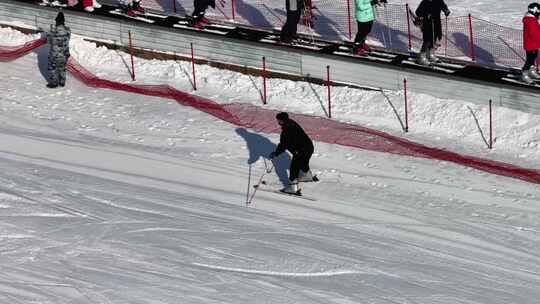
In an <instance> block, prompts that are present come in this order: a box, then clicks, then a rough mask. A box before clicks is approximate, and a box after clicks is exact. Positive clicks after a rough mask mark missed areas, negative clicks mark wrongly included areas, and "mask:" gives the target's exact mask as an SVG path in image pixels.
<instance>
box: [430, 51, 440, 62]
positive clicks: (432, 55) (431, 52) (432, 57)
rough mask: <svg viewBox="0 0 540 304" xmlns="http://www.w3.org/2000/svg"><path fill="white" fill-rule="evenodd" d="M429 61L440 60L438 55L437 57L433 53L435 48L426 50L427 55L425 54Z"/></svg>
mask: <svg viewBox="0 0 540 304" xmlns="http://www.w3.org/2000/svg"><path fill="white" fill-rule="evenodd" d="M427 58H428V60H429V62H432V63H437V62H439V61H441V60H440V59H439V57H437V55H435V49H432V50H430V51H429V52H428V56H427Z"/></svg>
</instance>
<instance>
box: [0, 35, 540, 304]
mask: <svg viewBox="0 0 540 304" xmlns="http://www.w3.org/2000/svg"><path fill="white" fill-rule="evenodd" d="M32 39H34V38H33V37H27V36H24V35H22V34H20V33H17V32H15V31H13V30H9V29H0V45H17V44H20V43H23V42H24V41H28V40H32ZM72 55H73V56H74V57H75V58H76V59H77V60H78V61H79V62H81V64H83V65H84V66H85V67H87V68H89V69H90V70H92V71H93V72H94V73H96V74H98V75H99V76H100V77H104V78H107V79H112V80H122V81H130V79H129V73H128V69H127V67H126V66H129V59H128V57H127V56H126V55H125V54H122V53H118V52H115V51H110V50H106V49H104V48H96V47H95V45H93V44H91V43H88V42H84V41H82V40H81V39H80V38H77V37H75V38H74V39H73V41H72ZM46 62H47V48H46V47H42V48H41V49H38V50H37V51H36V52H34V53H32V54H30V55H28V56H26V57H23V58H21V59H19V60H16V61H14V62H10V63H0V67H1V72H0V91H1V92H2V94H1V95H0V115H1V117H0V140H1V142H2V145H1V148H0V167H1V168H0V239H1V243H0V270H1V271H0V303H55V304H58V303H83V304H84V303H92V304H94V303H115V304H116V303H130V304H132V303H152V304H154V303H160V304H161V303H235V304H236V303H300V304H303V303H306V304H308V303H309V304H312V303H339V304H345V303H371V304H379V303H407V304H408V303H411V304H443V303H444V304H455V303H467V304H472V303H475V304H476V303H485V304H508V303H516V304H517V303H519V304H528V303H531V304H533V303H537V302H538V299H539V298H540V289H539V288H538V286H540V257H539V256H538V252H539V249H540V224H539V223H540V187H539V186H538V185H537V184H531V183H527V182H523V181H519V180H516V179H511V178H505V177H501V176H496V175H490V174H487V173H484V172H479V171H476V170H473V169H470V168H466V167H462V166H459V165H455V164H450V163H446V162H440V161H433V160H427V159H418V158H411V157H402V156H396V155H389V154H384V153H377V152H369V151H364V150H359V149H351V148H346V147H341V146H337V145H328V144H323V143H316V153H315V155H314V157H313V159H312V165H313V169H314V170H315V171H316V172H318V173H320V177H321V179H322V182H320V183H318V184H307V185H305V186H304V189H303V191H304V193H306V194H307V195H309V196H311V197H316V198H317V199H318V201H317V202H312V201H307V200H301V199H298V198H294V197H286V196H281V195H278V194H274V193H268V192H258V193H257V194H256V196H255V198H254V200H253V204H252V205H251V206H250V207H246V206H245V201H246V191H247V189H248V178H249V177H250V176H251V182H252V183H254V182H255V181H256V179H258V177H260V176H261V174H262V173H263V172H264V165H263V161H262V159H261V157H262V156H263V155H267V154H268V153H269V152H270V151H272V149H273V148H274V144H275V143H276V141H277V140H278V137H277V135H268V134H257V133H253V132H252V131H250V130H243V129H238V128H235V127H234V126H232V125H230V124H228V123H225V122H222V121H219V120H217V119H215V118H213V117H211V116H208V115H206V114H204V113H201V112H199V111H196V110H194V109H191V108H186V107H182V106H179V105H178V104H177V103H175V102H173V101H170V100H164V99H160V98H153V97H146V96H140V95H134V94H128V93H122V92H116V91H109V90H98V89H92V88H88V87H86V86H84V85H83V84H81V83H79V82H77V81H76V80H74V79H72V78H69V79H68V83H67V85H66V87H65V88H62V89H56V90H49V89H46V88H45V84H46V81H45V73H46ZM136 70H137V82H138V83H145V84H164V83H167V84H170V85H172V86H174V87H176V88H178V89H180V90H185V91H191V88H190V86H191V85H190V82H189V75H190V64H189V63H185V62H160V61H143V60H140V59H137V61H136ZM197 73H198V75H199V78H198V80H199V82H198V84H199V90H197V91H196V92H194V93H196V94H198V95H202V96H205V97H209V98H211V99H213V100H215V101H217V102H220V103H230V102H244V103H253V104H260V95H259V94H260V93H259V90H260V88H261V81H260V79H258V78H255V77H249V76H245V75H240V74H237V73H233V72H228V71H222V70H217V69H214V68H210V67H207V66H197ZM270 88H271V91H270V97H269V101H270V105H269V107H272V108H275V109H280V110H287V111H294V112H299V113H309V114H313V115H320V116H323V115H324V110H323V105H324V102H323V101H324V100H325V95H324V94H325V88H324V87H320V86H316V85H310V84H307V83H301V82H291V81H285V80H271V82H270ZM464 89H466V88H464ZM333 94H334V95H333V100H334V103H335V108H334V109H333V115H335V118H336V119H338V120H343V121H348V122H355V123H358V124H362V125H368V126H371V127H372V128H375V129H379V130H384V131H387V132H390V133H392V134H395V135H400V136H406V137H407V138H409V139H411V140H414V141H418V142H422V143H425V144H429V145H431V146H437V147H443V148H447V149H450V150H453V151H457V152H466V153H468V154H473V155H476V156H479V157H484V158H490V159H495V160H501V161H507V162H510V163H513V164H516V165H520V166H524V167H530V168H536V169H538V168H539V165H538V164H539V163H540V151H539V150H540V147H539V142H540V131H539V122H540V118H539V117H538V116H533V115H529V114H526V113H520V112H515V111H511V110H508V109H504V108H498V107H497V108H496V113H495V121H496V122H497V124H496V136H497V141H496V143H495V149H494V150H493V151H488V150H487V149H486V146H485V143H484V141H483V139H482V135H481V134H480V129H482V132H483V134H484V136H485V135H486V131H485V130H486V129H485V128H486V126H487V120H486V118H487V115H486V113H487V107H479V106H476V105H473V104H469V103H466V102H462V101H457V100H439V99H435V98H433V97H430V96H425V95H417V94H412V96H411V104H412V108H411V109H412V110H411V111H412V114H411V115H412V116H411V118H412V121H411V133H410V134H409V135H403V134H402V131H401V125H400V123H399V120H398V119H397V117H396V114H395V112H397V113H402V109H403V108H402V93H401V92H384V94H382V93H381V92H375V91H363V90H358V89H350V88H335V89H334V91H333ZM385 95H386V97H385ZM486 105H487V104H486ZM394 108H395V111H394ZM473 113H474V115H473ZM475 117H476V119H475ZM476 120H478V124H477V122H476ZM479 126H480V128H479ZM288 161H289V159H288V157H287V156H286V155H283V156H282V157H281V158H280V159H279V161H277V162H276V164H277V168H276V171H277V172H278V174H275V173H272V174H271V175H269V176H268V177H267V178H266V180H267V182H268V187H275V188H277V187H279V186H280V185H281V184H280V177H281V178H283V176H284V174H286V169H287V166H288Z"/></svg>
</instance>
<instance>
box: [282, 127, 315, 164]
mask: <svg viewBox="0 0 540 304" xmlns="http://www.w3.org/2000/svg"><path fill="white" fill-rule="evenodd" d="M313 149H314V148H313V142H312V141H311V139H310V138H309V136H308V135H307V134H306V132H304V129H302V127H300V125H299V124H298V123H296V121H294V120H292V119H289V120H287V121H285V123H284V124H283V126H281V136H280V138H279V145H278V146H277V148H276V151H275V154H276V155H280V154H281V153H283V152H284V151H285V150H288V151H289V152H291V153H292V154H293V155H298V154H303V153H307V152H311V153H313Z"/></svg>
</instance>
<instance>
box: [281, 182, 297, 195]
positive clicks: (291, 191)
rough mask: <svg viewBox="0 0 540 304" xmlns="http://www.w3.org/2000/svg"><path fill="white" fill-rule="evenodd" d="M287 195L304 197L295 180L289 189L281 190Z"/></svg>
mask: <svg viewBox="0 0 540 304" xmlns="http://www.w3.org/2000/svg"><path fill="white" fill-rule="evenodd" d="M279 191H281V192H283V193H286V194H292V195H302V193H301V192H300V189H299V188H298V181H297V180H294V181H292V182H291V183H290V184H289V185H288V186H287V187H285V188H283V189H281V190H279Z"/></svg>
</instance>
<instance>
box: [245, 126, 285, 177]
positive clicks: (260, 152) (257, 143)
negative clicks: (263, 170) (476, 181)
mask: <svg viewBox="0 0 540 304" xmlns="http://www.w3.org/2000/svg"><path fill="white" fill-rule="evenodd" d="M236 133H237V134H238V135H240V136H241V137H242V138H243V139H244V140H245V141H246V145H247V148H248V150H249V159H248V161H247V162H248V164H249V165H252V164H253V163H255V162H257V161H258V160H259V159H260V158H267V157H268V155H269V154H270V153H271V152H272V151H274V150H275V149H276V145H275V144H274V143H273V142H271V141H270V140H269V139H268V138H266V137H264V136H261V135H259V134H257V133H251V132H249V131H248V130H246V129H244V128H237V129H236ZM269 163H270V162H269ZM272 163H273V164H274V170H275V172H276V174H277V176H278V178H279V180H280V182H281V183H282V184H283V185H287V184H288V183H289V176H288V174H287V169H288V168H289V165H290V163H291V157H290V156H289V154H287V153H283V154H281V155H280V156H279V157H276V158H274V160H273V161H272Z"/></svg>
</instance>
